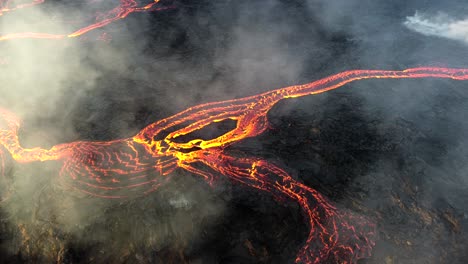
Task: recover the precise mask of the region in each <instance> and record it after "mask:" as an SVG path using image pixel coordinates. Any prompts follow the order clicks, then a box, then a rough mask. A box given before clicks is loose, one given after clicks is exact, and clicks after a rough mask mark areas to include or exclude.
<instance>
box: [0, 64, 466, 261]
mask: <svg viewBox="0 0 468 264" xmlns="http://www.w3.org/2000/svg"><path fill="white" fill-rule="evenodd" d="M428 77H435V78H448V79H453V80H468V69H450V68H413V69H407V70H403V71H382V70H352V71H346V72H342V73H339V74H336V75H333V76H330V77H327V78H324V79H321V80H318V81H315V82H312V83H308V84H303V85H296V86H290V87H286V88H281V89H277V90H273V91H270V92H266V93H262V94H259V95H254V96H250V97H245V98H241V99H236V100H227V101H221V102H214V103H207V104H201V105H198V106H194V107H191V108H188V109H186V110H185V111H182V112H180V113H178V114H175V115H173V116H170V117H168V118H165V119H162V120H159V121H157V122H155V123H153V124H151V125H149V126H147V127H146V128H144V129H143V130H141V131H140V132H139V133H138V134H137V135H135V136H134V137H131V138H125V139H119V140H114V141H108V142H85V141H80V142H72V143H66V144H61V145H56V146H54V147H52V148H50V149H42V148H33V149H26V148H23V147H21V145H20V143H19V140H18V129H19V127H20V121H19V119H18V118H17V117H16V116H15V115H14V114H12V113H11V112H9V111H7V110H1V111H0V116H1V117H2V119H1V120H0V121H1V122H3V126H2V128H3V129H0V144H1V145H3V147H4V148H5V149H6V150H7V151H8V152H9V153H10V154H11V156H12V157H13V159H14V160H16V161H17V162H20V163H26V162H35V161H41V162H46V161H52V160H55V161H59V162H61V164H63V165H62V168H61V170H60V173H59V175H60V177H62V179H69V181H68V182H69V183H70V184H71V186H72V187H73V188H75V189H77V190H79V191H82V192H85V193H87V194H90V195H95V196H99V197H104V198H122V197H128V196H130V195H132V193H134V194H135V193H136V194H141V193H148V192H152V191H155V190H157V189H158V188H159V187H160V186H161V185H162V184H163V183H164V182H165V181H167V180H168V179H169V178H170V177H171V176H172V175H173V174H171V172H173V171H174V170H175V169H177V168H182V169H185V170H187V171H190V172H192V173H194V174H197V175H199V176H202V177H203V178H204V179H205V180H206V181H207V182H208V183H209V184H212V183H214V181H215V180H216V179H217V178H218V177H220V176H226V177H228V178H229V179H231V180H232V181H234V182H238V183H241V184H245V185H248V186H250V187H253V188H256V189H259V190H263V191H266V192H269V193H271V194H272V195H273V196H274V197H276V198H279V200H284V199H290V200H292V201H295V202H297V203H298V204H299V205H300V206H301V208H302V210H303V213H304V215H305V217H306V219H307V222H308V224H309V226H310V232H309V234H308V237H307V240H306V242H305V245H304V246H303V248H302V249H301V250H300V252H299V253H298V255H297V258H296V262H297V263H320V262H322V261H324V260H327V259H334V260H336V261H338V262H339V263H356V261H357V260H358V259H360V258H364V257H367V256H370V254H371V250H372V247H373V246H374V241H375V238H376V231H375V225H374V224H373V223H372V222H370V221H369V220H368V219H366V218H364V217H361V216H356V215H354V214H352V213H351V212H346V211H343V210H339V209H337V208H336V207H335V206H333V205H332V204H331V203H330V202H329V201H328V200H327V199H326V198H325V197H323V196H322V195H321V194H320V193H318V192H317V191H316V190H314V189H312V188H310V187H308V186H306V185H304V184H302V183H300V182H298V181H296V180H294V179H293V178H292V177H291V176H290V175H289V174H288V173H287V172H285V171H284V170H282V169H281V168H279V167H278V166H276V165H274V164H271V163H269V162H267V161H265V160H262V159H259V158H249V157H235V156H233V155H232V154H230V153H228V151H227V150H226V147H227V146H229V145H231V144H233V143H235V142H238V141H240V140H243V139H245V138H248V137H254V136H257V135H259V134H261V133H262V132H264V131H265V130H266V129H267V127H268V120H267V113H268V111H269V110H270V109H271V108H272V107H273V106H274V105H275V104H276V103H277V102H278V101H280V100H282V99H286V98H294V97H300V96H306V95H311V94H317V93H322V92H325V91H329V90H332V89H336V88H339V87H341V86H343V85H345V84H347V83H349V82H352V81H356V80H361V79H373V78H381V79H384V78H393V79H402V78H428ZM227 119H231V120H235V121H236V122H237V125H236V127H235V128H234V129H232V130H230V131H229V132H227V133H225V134H223V135H221V136H219V137H216V138H214V139H210V140H202V139H193V140H189V141H188V142H181V141H180V138H179V140H176V139H177V138H178V137H181V136H183V135H187V134H189V133H192V132H195V131H197V130H200V129H202V128H204V127H206V126H208V125H210V124H212V123H213V122H220V121H223V120H227ZM3 157H4V156H3V154H2V152H0V158H1V159H2V160H1V163H0V165H2V167H1V168H0V172H3V167H4V165H3Z"/></svg>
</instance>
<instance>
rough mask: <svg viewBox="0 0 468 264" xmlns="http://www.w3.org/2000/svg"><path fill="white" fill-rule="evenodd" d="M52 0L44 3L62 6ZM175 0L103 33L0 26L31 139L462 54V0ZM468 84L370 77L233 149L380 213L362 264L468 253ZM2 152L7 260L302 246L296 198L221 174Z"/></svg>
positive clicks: (314, 101) (210, 254) (442, 259)
mask: <svg viewBox="0 0 468 264" xmlns="http://www.w3.org/2000/svg"><path fill="white" fill-rule="evenodd" d="M330 2H331V3H330ZM90 3H92V1H90ZM46 4H48V6H47V5H46V6H45V7H43V9H42V11H41V12H42V13H41V15H44V14H45V15H47V10H48V8H52V6H53V5H54V4H60V6H61V7H60V10H59V11H61V12H66V10H68V9H67V5H70V3H66V2H60V1H55V2H49V3H47V1H46ZM171 6H174V8H172V9H169V10H164V11H160V12H154V13H138V14H131V15H130V16H129V17H128V18H126V19H123V20H120V21H118V22H116V23H113V24H111V25H109V26H107V27H105V28H103V29H100V30H99V32H98V33H96V32H93V33H90V34H94V35H91V36H98V35H99V34H100V33H102V32H105V33H106V34H107V35H108V36H111V38H110V39H106V41H99V40H94V38H93V37H89V38H82V39H73V40H66V41H57V42H56V41H49V40H28V42H27V43H26V42H20V41H16V42H11V43H7V44H5V43H0V58H3V60H5V61H6V62H7V63H5V64H1V63H0V69H1V70H2V72H4V73H2V75H3V76H0V83H2V85H1V88H0V89H1V90H0V91H1V93H2V95H3V98H1V99H0V102H1V104H2V106H4V107H7V108H12V110H14V111H15V112H17V113H18V114H19V115H20V116H21V117H22V118H23V119H24V124H23V127H22V130H21V134H20V136H21V141H22V142H24V144H25V146H27V147H34V146H37V145H40V146H42V147H50V146H52V145H54V144H58V143H63V142H71V141H76V140H93V141H94V140H111V139H116V138H122V137H129V136H133V135H134V134H136V133H137V132H138V131H139V130H140V129H142V128H143V127H145V126H146V125H148V124H151V123H153V122H155V121H157V120H159V119H162V118H165V117H167V116H169V115H171V114H175V113H177V112H179V111H181V110H183V109H185V108H187V107H190V106H193V105H196V104H199V103H203V102H211V101H218V100H225V99H232V98H240V97H244V96H248V95H253V94H257V93H260V92H264V91H268V90H272V89H275V88H280V87H285V86H288V85H293V84H300V83H307V82H311V81H314V80H317V79H320V78H323V77H326V76H328V75H331V74H334V73H338V72H341V71H344V70H350V69H388V70H390V69H392V70H393V69H394V70H397V69H398V70H400V69H405V68H410V67H417V66H421V65H424V66H446V67H461V68H467V67H468V62H467V61H466V58H467V57H468V43H467V41H466V40H467V38H468V35H467V33H466V29H464V27H463V25H467V22H466V21H467V20H466V17H465V16H464V15H465V14H466V11H467V10H468V4H466V3H465V1H461V0H459V1H451V2H448V3H447V2H444V3H442V2H441V1H423V0H411V1H408V0H405V1H362V0H359V1H358V0H351V1H350V0H346V1H345V0H339V1H319V0H307V1H280V0H274V1H267V0H254V1H253V0H250V1H228V0H218V1H208V0H203V1H191V0H183V1H182V0H179V1H173V2H172V4H171ZM73 8H74V9H73V10H74V12H75V11H76V12H77V10H78V11H80V10H79V8H83V7H81V6H80V7H76V6H73ZM55 12H57V10H55ZM2 21H4V20H2ZM2 21H0V23H2ZM9 27H11V24H6V23H5V22H3V24H0V28H1V29H2V30H3V29H8V28H9ZM1 45H4V46H3V47H4V48H3V49H2V48H1ZM467 86H468V83H466V82H457V81H448V80H436V79H419V80H365V81H358V82H354V83H352V84H349V85H346V86H345V87H343V88H340V89H338V90H334V91H330V92H327V93H324V94H320V95H313V96H308V97H303V98H298V99H288V100H284V101H282V102H280V103H279V104H278V105H277V106H275V108H274V109H272V111H271V112H270V113H269V116H268V117H269V120H270V122H271V128H270V129H269V130H268V131H267V132H265V133H264V134H263V135H261V136H259V137H257V138H251V139H247V140H245V141H243V142H240V143H239V144H236V145H233V146H231V147H230V151H232V152H233V153H240V155H242V154H246V155H249V156H257V157H262V158H265V159H267V160H268V161H271V162H273V163H275V164H277V165H279V166H280V167H282V168H284V169H285V170H287V171H288V172H289V173H291V174H292V175H293V177H294V178H296V179H299V180H301V181H303V182H304V183H306V184H307V185H309V186H311V187H313V188H314V189H317V190H318V191H319V192H320V193H322V194H324V195H325V196H326V197H328V198H329V199H330V200H332V201H333V202H334V203H335V204H336V205H337V206H339V207H341V208H347V209H349V210H351V211H353V212H355V213H356V214H361V215H366V216H368V217H369V218H370V219H372V220H373V221H374V222H375V223H376V224H377V228H378V233H379V239H378V241H377V243H376V246H375V248H374V250H373V253H372V257H371V258H369V259H363V260H360V261H359V263H387V264H390V263H416V264H419V263H465V262H466V259H467V258H468V256H467V254H468V253H467V252H468V231H467V227H468V206H467V204H468V194H467V191H468V176H467V174H466V171H467V168H466V164H467V162H468V141H467V139H466V137H465V135H466V134H467V132H468V121H467V120H466V115H467V114H468V89H467ZM213 133H215V132H213ZM8 164H9V165H8V173H7V176H8V181H9V182H10V184H11V185H10V187H9V188H8V189H9V190H8V195H7V196H8V199H6V200H5V201H4V202H2V203H1V204H0V208H1V221H0V262H2V263H24V262H27V263H53V262H57V263H223V264H226V263H293V262H294V259H295V256H296V254H297V251H298V249H299V248H300V247H301V245H302V244H303V242H304V240H305V238H306V235H307V232H308V227H307V225H306V223H305V221H304V218H303V217H302V215H301V212H300V209H299V207H298V205H296V204H293V203H283V202H280V201H275V200H274V199H272V197H271V195H269V194H268V193H263V192H259V191H258V190H255V189H249V188H248V187H245V186H242V185H236V184H234V183H231V182H229V181H228V180H227V179H225V180H221V181H220V182H218V183H217V184H216V186H215V187H214V188H211V187H210V186H208V185H207V184H206V183H205V182H204V181H203V180H202V179H200V178H199V177H198V176H196V175H193V174H190V173H188V172H186V171H183V170H177V171H176V172H175V174H176V175H174V176H173V179H172V180H171V182H170V183H168V184H167V185H165V186H164V187H163V188H161V189H160V190H158V191H157V192H154V193H151V194H149V195H146V196H143V197H138V198H134V199H130V200H105V199H100V198H96V197H88V196H86V195H84V194H82V193H79V192H75V191H73V190H70V189H69V188H67V187H66V186H64V185H63V184H62V183H61V181H60V179H58V178H57V167H58V166H57V164H54V163H47V164H44V163H32V164H16V163H14V162H13V161H11V160H10V161H9V163H8Z"/></svg>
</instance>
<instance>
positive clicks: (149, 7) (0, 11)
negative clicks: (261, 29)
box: [0, 0, 170, 41]
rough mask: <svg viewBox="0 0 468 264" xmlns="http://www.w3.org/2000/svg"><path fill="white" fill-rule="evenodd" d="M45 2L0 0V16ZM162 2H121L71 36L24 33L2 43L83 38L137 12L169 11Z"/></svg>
mask: <svg viewBox="0 0 468 264" xmlns="http://www.w3.org/2000/svg"><path fill="white" fill-rule="evenodd" d="M44 1H45V0H33V1H32V2H29V3H17V4H15V2H17V1H14V0H0V16H2V15H4V14H7V13H9V12H12V11H15V10H18V9H23V8H27V7H32V6H35V5H39V4H42V3H44ZM160 2H161V0H154V1H152V2H150V3H146V4H141V3H139V2H138V1H136V0H120V4H119V5H118V6H116V7H114V8H113V9H111V10H109V11H107V12H106V13H104V14H99V15H98V16H96V18H95V21H94V23H92V24H90V25H87V26H85V27H82V28H80V29H78V30H75V31H74V32H71V33H69V34H50V33H43V32H42V33H39V32H22V33H12V34H5V35H0V41H5V40H11V39H24V38H36V39H63V38H74V37H78V36H81V35H83V34H85V33H88V32H89V31H92V30H94V29H97V28H101V27H104V26H107V25H109V24H111V23H113V22H115V21H117V20H120V19H123V18H126V17H127V16H128V15H129V14H131V13H137V12H153V11H158V10H163V9H167V8H170V7H158V6H157V4H158V3H160Z"/></svg>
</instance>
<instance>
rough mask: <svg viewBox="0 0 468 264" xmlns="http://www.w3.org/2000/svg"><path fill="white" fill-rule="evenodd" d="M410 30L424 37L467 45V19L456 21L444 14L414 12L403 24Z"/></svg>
mask: <svg viewBox="0 0 468 264" xmlns="http://www.w3.org/2000/svg"><path fill="white" fill-rule="evenodd" d="M404 24H405V26H406V27H407V28H409V29H410V30H413V31H416V32H418V33H421V34H424V35H426V36H436V37H441V38H447V39H452V40H457V41H461V42H463V43H465V44H468V18H465V19H461V20H456V19H453V18H451V17H450V16H448V15H447V14H445V13H439V14H437V15H434V16H429V15H426V14H420V13H418V12H416V13H415V14H414V16H409V17H407V18H406V21H405V22H404Z"/></svg>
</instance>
